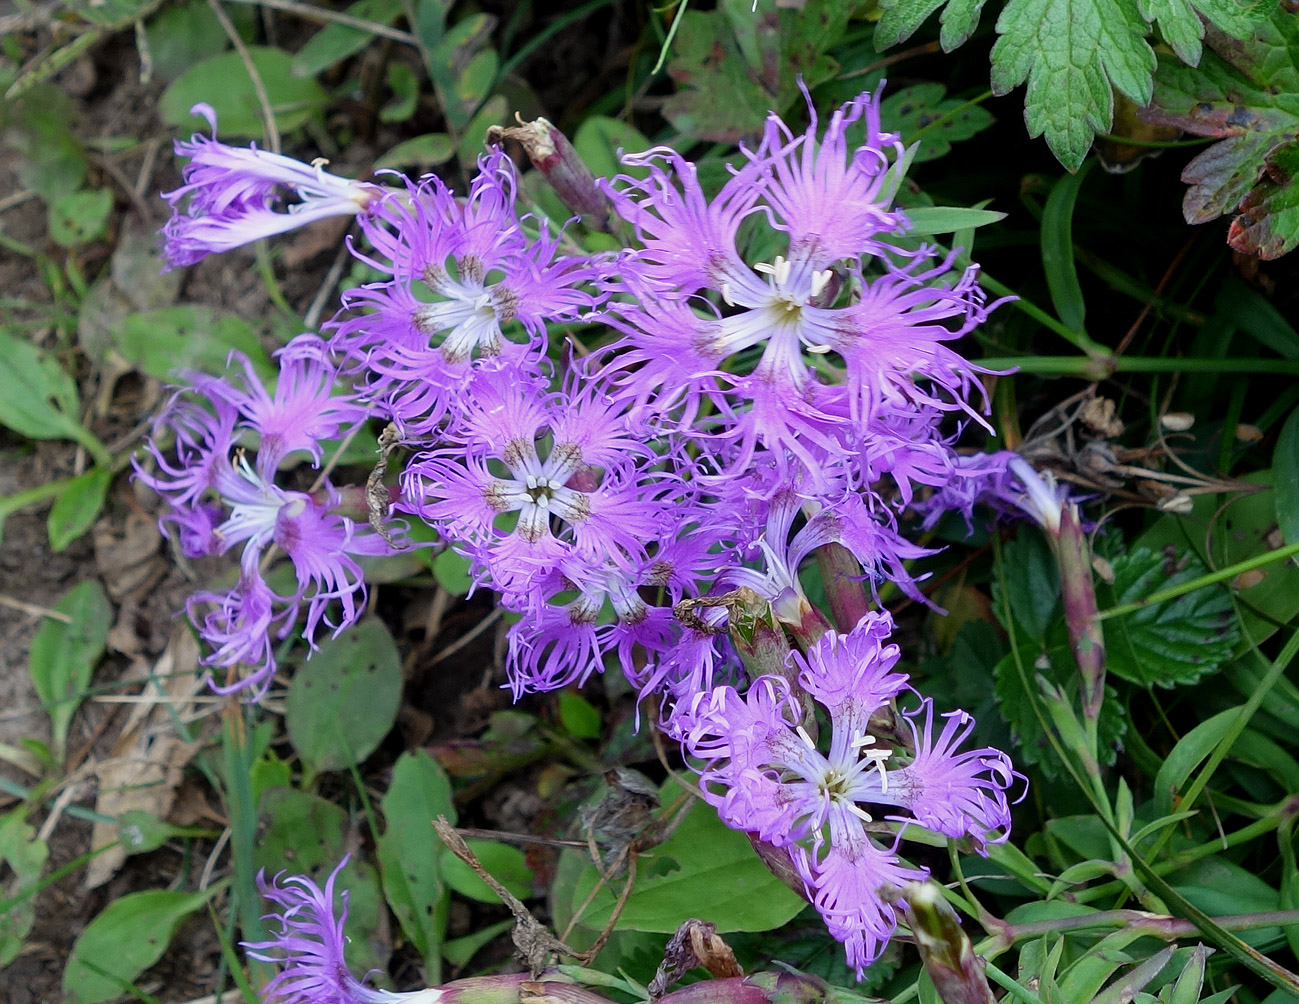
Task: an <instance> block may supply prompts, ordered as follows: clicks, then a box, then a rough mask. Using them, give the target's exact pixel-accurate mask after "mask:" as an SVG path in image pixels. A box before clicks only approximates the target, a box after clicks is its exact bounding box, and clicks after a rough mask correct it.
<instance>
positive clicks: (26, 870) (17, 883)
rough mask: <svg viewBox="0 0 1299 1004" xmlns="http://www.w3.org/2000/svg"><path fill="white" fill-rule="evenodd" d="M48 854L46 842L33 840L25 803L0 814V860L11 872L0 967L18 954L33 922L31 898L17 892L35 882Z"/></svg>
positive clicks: (1, 920) (0, 932)
mask: <svg viewBox="0 0 1299 1004" xmlns="http://www.w3.org/2000/svg"><path fill="white" fill-rule="evenodd" d="M49 854H50V848H49V845H48V844H46V843H45V841H44V840H37V839H36V830H35V829H34V828H33V827H31V826H28V825H27V809H26V807H25V806H19V807H18V808H16V809H14V810H12V811H11V812H9V813H6V814H5V815H4V816H0V861H3V862H4V863H5V864H6V865H8V866H9V869H10V872H11V877H10V879H9V885H8V887H7V889H6V890H5V892H6V893H7V895H8V896H9V897H12V898H11V899H8V905H7V907H5V908H3V909H0V968H4V967H5V966H7V965H9V963H11V962H13V960H14V959H16V958H17V957H18V953H19V952H20V951H22V947H23V942H24V941H25V940H26V939H27V935H29V934H30V933H31V931H32V927H33V926H35V924H36V908H35V905H34V900H35V897H34V896H31V895H27V896H20V894H21V893H23V892H26V891H27V890H30V889H31V888H32V887H33V886H34V885H35V884H36V882H37V880H38V879H39V878H40V877H41V871H42V870H43V869H44V868H45V859H46V858H48V857H49Z"/></svg>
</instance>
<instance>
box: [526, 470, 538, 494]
mask: <svg viewBox="0 0 1299 1004" xmlns="http://www.w3.org/2000/svg"><path fill="white" fill-rule="evenodd" d="M523 483H524V484H526V485H527V486H528V489H529V491H531V490H532V489H534V488H536V487H537V476H536V475H535V474H529V475H528V476H527V478H526V479H525V480H524V482H523Z"/></svg>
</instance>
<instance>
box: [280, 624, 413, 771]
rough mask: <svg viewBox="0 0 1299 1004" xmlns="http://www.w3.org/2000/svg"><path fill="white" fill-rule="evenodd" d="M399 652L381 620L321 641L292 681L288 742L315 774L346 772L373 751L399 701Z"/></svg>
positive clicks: (394, 717) (287, 709) (388, 727)
mask: <svg viewBox="0 0 1299 1004" xmlns="http://www.w3.org/2000/svg"><path fill="white" fill-rule="evenodd" d="M401 687H402V677H401V656H400V655H399V654H398V652H397V646H396V644H395V643H394V642H393V640H392V635H390V634H389V633H388V629H387V628H386V627H384V626H383V622H382V621H380V620H378V619H377V618H373V617H372V618H370V619H369V620H366V621H362V622H361V623H360V624H357V625H355V626H353V627H350V628H348V629H347V630H346V631H343V632H342V633H341V634H339V635H338V636H337V637H335V638H330V639H328V640H327V641H324V642H322V643H321V645H320V648H319V649H318V650H317V651H316V652H315V654H314V655H312V657H311V658H310V659H309V660H307V662H306V663H304V664H303V665H302V666H301V667H299V669H298V671H297V673H295V674H294V676H293V681H292V683H290V684H289V694H288V697H287V698H286V699H285V702H284V724H285V726H286V727H287V729H288V733H289V742H291V743H292V744H293V748H294V749H295V750H297V752H298V755H299V756H301V757H302V760H303V762H304V763H305V764H306V765H307V766H308V767H309V768H310V769H311V770H312V771H315V772H319V771H322V770H342V769H343V768H345V767H349V766H351V765H353V764H358V763H360V762H361V761H363V760H364V759H365V758H366V757H368V756H369V755H370V754H371V753H373V752H374V751H375V749H376V748H377V747H378V745H379V743H380V742H382V741H383V737H384V736H386V735H387V734H388V733H389V732H390V731H392V726H393V724H394V723H395V722H396V721H397V711H398V708H399V707H400V705H401Z"/></svg>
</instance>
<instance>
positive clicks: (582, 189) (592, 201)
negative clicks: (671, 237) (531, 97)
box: [487, 113, 611, 231]
mask: <svg viewBox="0 0 1299 1004" xmlns="http://www.w3.org/2000/svg"><path fill="white" fill-rule="evenodd" d="M515 118H516V119H517V120H518V123H519V124H518V125H517V126H511V127H509V128H505V127H502V126H492V127H491V128H489V129H488V130H487V142H488V143H493V144H499V143H500V142H501V141H502V140H513V141H514V142H516V143H518V144H519V145H520V146H522V147H523V152H524V153H526V154H527V155H528V160H530V161H531V162H532V166H533V167H535V168H536V169H537V170H538V171H540V172H541V173H542V174H543V175H544V176H545V178H546V180H547V181H548V182H550V187H551V188H553V189H554V190H555V194H556V195H558V196H559V198H560V200H561V201H562V202H563V203H564V205H566V206H567V207H568V208H569V209H571V210H573V211H574V212H575V213H581V214H582V215H583V216H585V217H586V218H587V222H588V223H590V224H591V225H592V226H594V227H596V228H597V229H599V230H606V231H607V230H608V229H609V212H610V209H611V205H610V203H609V197H608V196H607V195H605V194H604V192H602V191H600V189H598V188H596V186H595V176H594V175H593V174H592V173H591V170H590V168H588V167H587V166H586V164H585V163H583V161H582V158H581V157H579V156H578V155H577V151H576V150H574V149H573V144H572V143H570V142H569V141H568V137H567V136H565V135H564V134H563V133H562V132H560V131H559V130H558V129H556V128H555V127H554V126H553V125H552V124H551V123H550V122H549V121H548V120H546V119H543V118H538V119H533V120H532V121H531V122H524V121H523V119H522V118H520V117H519V116H518V114H517V113H516V115H515Z"/></svg>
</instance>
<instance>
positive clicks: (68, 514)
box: [47, 467, 113, 554]
mask: <svg viewBox="0 0 1299 1004" xmlns="http://www.w3.org/2000/svg"><path fill="white" fill-rule="evenodd" d="M112 483H113V472H112V471H110V470H109V469H108V468H106V467H94V468H91V469H90V470H88V471H87V472H86V473H85V474H82V475H81V476H80V477H76V478H73V479H72V481H71V482H70V483H69V484H68V486H67V487H66V488H64V489H63V491H62V492H61V493H60V494H59V497H58V498H56V499H55V500H54V505H53V506H52V507H51V508H50V515H49V520H48V521H47V526H48V530H49V535H50V550H52V551H53V552H54V553H55V554H58V553H59V552H60V551H63V550H64V549H65V548H66V547H67V546H68V545H69V544H71V543H72V542H73V541H74V540H76V539H77V538H78V537H80V536H81V535H82V534H84V533H85V532H86V531H87V530H89V529H90V528H91V527H92V526H93V525H94V523H95V519H96V517H98V516H99V510H100V509H102V508H103V507H104V498H105V497H106V496H107V495H108V486H109V485H111V484H112Z"/></svg>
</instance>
